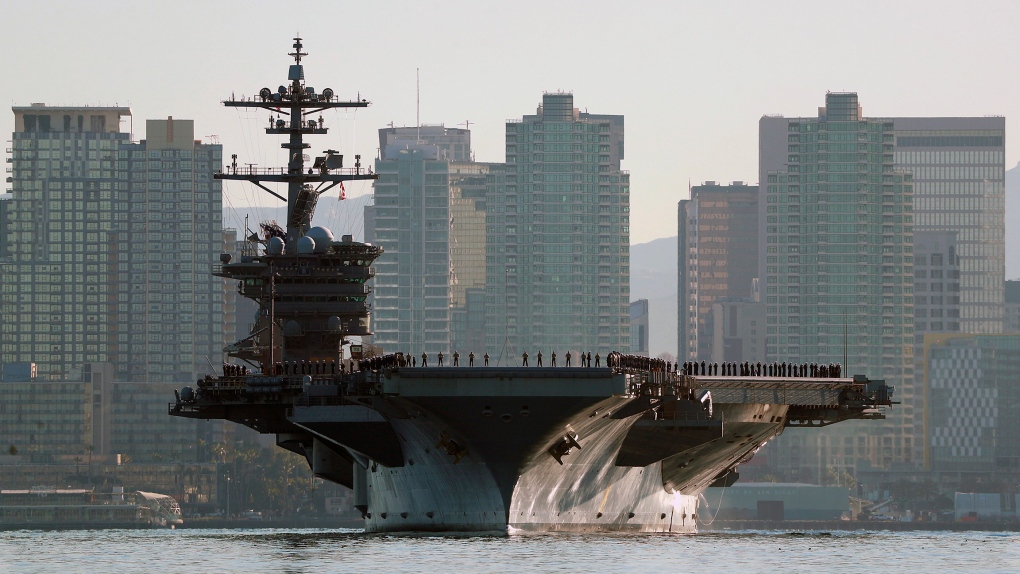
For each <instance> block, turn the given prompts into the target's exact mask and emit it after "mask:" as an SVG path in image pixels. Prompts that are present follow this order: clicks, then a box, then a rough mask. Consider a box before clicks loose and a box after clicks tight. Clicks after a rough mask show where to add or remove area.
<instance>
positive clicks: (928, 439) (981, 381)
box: [923, 333, 1020, 484]
mask: <svg viewBox="0 0 1020 574" xmlns="http://www.w3.org/2000/svg"><path fill="white" fill-rule="evenodd" d="M924 356H925V359H924V364H925V372H924V381H925V383H924V393H925V395H926V397H927V402H926V404H925V411H926V416H925V424H924V426H925V433H924V435H923V436H924V437H925V443H924V462H925V468H926V469H929V470H935V471H942V472H951V473H954V474H969V475H971V476H976V475H978V474H979V473H980V474H991V475H995V474H997V473H1005V474H1011V475H1012V476H1011V477H1010V478H1009V479H1007V480H1004V481H1002V482H1005V483H1007V484H1009V483H1013V482H1015V480H1016V474H1017V472H1018V471H1020V387H1018V386H1017V384H1016V373H1017V371H1018V370H1020V335H1017V334H1006V335H1003V334H1000V335H976V334H969V333H966V334H965V333H952V334H945V333H931V334H928V335H926V336H925V338H924ZM985 480H986V481H987V482H998V481H996V480H988V479H985Z"/></svg>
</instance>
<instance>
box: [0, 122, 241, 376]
mask: <svg viewBox="0 0 1020 574" xmlns="http://www.w3.org/2000/svg"><path fill="white" fill-rule="evenodd" d="M13 110H14V116H15V125H16V129H15V133H14V135H13V144H12V154H13V157H12V158H11V161H12V164H13V166H12V180H11V183H12V195H13V198H12V199H11V200H10V206H9V207H8V209H7V211H8V214H7V216H8V217H7V220H8V226H7V234H6V238H5V241H6V248H7V254H8V256H9V261H10V262H11V265H10V266H8V267H7V269H6V270H5V273H3V274H2V278H0V283H2V297H3V307H2V309H3V314H2V321H0V334H2V343H0V361H2V362H3V363H12V362H33V363H36V364H37V365H38V370H39V376H40V378H42V379H44V380H76V379H80V378H81V377H82V374H83V367H84V366H85V365H86V364H101V363H107V364H110V365H112V366H113V369H114V373H115V375H114V376H115V377H116V378H117V379H119V380H128V379H134V380H147V381H152V382H171V381H187V380H192V379H194V378H195V377H197V376H199V375H200V374H203V373H207V372H208V369H209V364H210V363H214V364H215V363H218V362H220V359H221V357H222V346H223V342H224V337H223V333H222V330H223V324H224V319H223V312H224V310H223V297H224V290H225V289H226V288H227V287H226V286H225V285H224V283H223V282H222V281H220V280H218V279H214V278H213V277H211V276H210V271H211V268H212V263H213V261H212V259H213V257H214V256H215V254H216V253H219V251H220V249H221V244H222V241H223V235H222V233H223V230H222V222H221V217H222V216H221V193H220V183H219V182H218V181H213V179H212V174H213V172H215V171H216V170H218V169H219V165H220V159H221V157H220V154H221V148H220V146H219V145H204V144H202V143H201V142H196V141H195V139H194V123H193V122H192V121H191V120H174V119H172V118H170V119H167V120H149V121H147V122H146V136H147V139H146V140H143V141H140V142H132V141H131V139H130V138H131V134H130V133H128V132H124V131H121V129H120V128H121V124H122V123H123V122H125V121H126V120H128V119H130V117H131V111H130V109H129V108H122V107H49V106H45V105H43V104H33V105H31V106H27V107H15V108H13Z"/></svg>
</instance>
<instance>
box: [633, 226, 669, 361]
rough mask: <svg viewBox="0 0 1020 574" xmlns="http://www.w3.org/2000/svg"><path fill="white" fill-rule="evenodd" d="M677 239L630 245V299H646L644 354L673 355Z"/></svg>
mask: <svg viewBox="0 0 1020 574" xmlns="http://www.w3.org/2000/svg"><path fill="white" fill-rule="evenodd" d="M676 242H677V238H676V236H673V237H664V238H662V239H656V240H654V241H649V242H648V243H638V244H636V245H631V246H630V300H631V301H636V300H638V299H648V313H649V315H650V316H649V321H648V323H649V325H648V354H649V355H651V356H653V357H654V356H657V355H659V354H660V353H670V354H673V355H676V349H677V338H676V317H677V305H676V294H677V268H676V258H677V245H676Z"/></svg>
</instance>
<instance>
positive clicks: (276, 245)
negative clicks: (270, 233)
mask: <svg viewBox="0 0 1020 574" xmlns="http://www.w3.org/2000/svg"><path fill="white" fill-rule="evenodd" d="M283 245H284V243H283V239H282V238H280V237H270V238H269V243H268V244H266V253H268V254H270V255H283V251H284V248H283Z"/></svg>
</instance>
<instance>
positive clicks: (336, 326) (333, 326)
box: [326, 315, 344, 332]
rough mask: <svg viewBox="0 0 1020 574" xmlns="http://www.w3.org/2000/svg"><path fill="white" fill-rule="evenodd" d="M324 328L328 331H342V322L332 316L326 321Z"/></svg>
mask: <svg viewBox="0 0 1020 574" xmlns="http://www.w3.org/2000/svg"><path fill="white" fill-rule="evenodd" d="M326 328H327V329H328V330H330V331H333V332H336V331H339V330H341V329H343V328H344V324H343V321H341V320H340V317H337V316H336V315H333V316H332V317H330V318H329V319H328V320H327V321H326Z"/></svg>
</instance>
